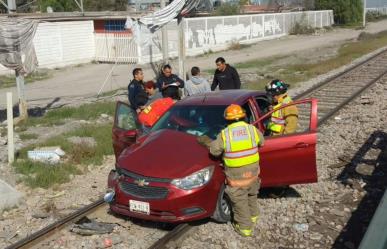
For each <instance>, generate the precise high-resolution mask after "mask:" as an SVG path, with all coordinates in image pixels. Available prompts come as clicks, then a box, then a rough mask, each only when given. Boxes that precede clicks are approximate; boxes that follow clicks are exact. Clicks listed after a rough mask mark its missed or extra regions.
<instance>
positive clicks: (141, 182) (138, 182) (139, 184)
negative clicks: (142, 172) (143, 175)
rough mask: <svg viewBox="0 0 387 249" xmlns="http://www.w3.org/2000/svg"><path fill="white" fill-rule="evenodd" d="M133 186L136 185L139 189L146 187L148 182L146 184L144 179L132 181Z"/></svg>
mask: <svg viewBox="0 0 387 249" xmlns="http://www.w3.org/2000/svg"><path fill="white" fill-rule="evenodd" d="M134 183H135V184H137V185H138V186H140V187H143V186H148V185H149V182H146V181H145V179H139V180H135V181H134Z"/></svg>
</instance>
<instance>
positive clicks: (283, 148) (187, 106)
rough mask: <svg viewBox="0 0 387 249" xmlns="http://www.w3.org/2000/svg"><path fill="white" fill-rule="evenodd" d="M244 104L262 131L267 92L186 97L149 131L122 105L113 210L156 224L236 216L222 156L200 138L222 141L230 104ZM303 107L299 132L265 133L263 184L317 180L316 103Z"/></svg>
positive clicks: (112, 177)
mask: <svg viewBox="0 0 387 249" xmlns="http://www.w3.org/2000/svg"><path fill="white" fill-rule="evenodd" d="M232 103H234V104H239V105H241V106H242V107H243V108H244V109H245V110H246V114H247V117H246V118H247V121H248V122H250V123H252V124H254V125H256V127H258V128H259V129H260V130H261V131H262V132H263V133H265V126H266V124H267V123H268V121H269V120H270V116H271V113H272V112H273V111H274V110H272V111H269V106H270V105H271V103H270V100H269V98H268V97H267V96H266V95H265V93H264V92H258V91H250V90H227V91H218V92H211V93H206V94H201V95H196V96H191V97H188V98H185V99H183V100H181V101H179V102H178V103H176V104H175V105H174V106H173V107H172V108H171V109H169V110H168V111H167V112H166V113H165V114H164V115H163V116H162V117H161V118H160V120H158V122H157V123H156V124H155V125H154V126H153V128H152V129H151V130H150V131H148V132H147V133H146V134H145V133H143V132H141V129H140V128H139V127H138V124H137V123H136V122H135V121H134V120H135V115H136V114H135V113H134V112H133V111H132V110H131V108H130V107H129V106H128V105H127V104H125V103H122V102H118V103H117V108H116V115H115V122H114V127H113V147H114V152H115V156H116V168H115V170H112V171H111V172H110V174H109V177H108V187H109V192H108V194H107V196H106V201H107V202H109V203H110V208H111V210H112V211H113V212H116V213H119V214H123V215H126V216H130V217H137V218H141V219H146V220H152V221H162V222H170V223H176V222H186V221H192V220H198V219H202V218H206V217H212V218H214V219H215V220H217V221H218V222H227V221H228V220H229V219H230V214H231V208H230V207H231V206H230V204H229V201H228V197H227V196H226V194H225V193H224V188H225V186H224V182H225V175H224V172H223V165H222V160H221V158H214V157H212V156H211V155H210V154H209V151H208V150H207V148H205V147H203V146H202V145H200V144H199V143H198V142H197V136H201V135H207V136H209V137H211V138H213V139H215V137H216V135H217V134H218V133H219V132H220V131H221V130H222V129H223V128H224V127H225V126H226V120H225V119H224V117H223V113H224V110H225V108H226V107H227V106H228V105H230V104H232ZM291 105H297V107H298V110H299V112H300V115H299V125H298V130H297V132H296V133H294V134H290V135H284V136H277V137H270V136H265V144H264V146H263V147H262V148H260V150H259V152H260V156H261V161H260V165H261V179H262V187H268V186H286V185H290V184H300V183H312V182H316V181H317V170H316V140H317V134H316V132H317V118H318V117H317V100H316V99H308V100H302V101H296V102H294V103H292V104H291Z"/></svg>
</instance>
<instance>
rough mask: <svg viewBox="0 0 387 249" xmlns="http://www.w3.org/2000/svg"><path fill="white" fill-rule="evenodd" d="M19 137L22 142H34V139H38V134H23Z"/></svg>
mask: <svg viewBox="0 0 387 249" xmlns="http://www.w3.org/2000/svg"><path fill="white" fill-rule="evenodd" d="M19 137H20V139H21V140H32V139H37V138H38V134H35V133H21V134H19Z"/></svg>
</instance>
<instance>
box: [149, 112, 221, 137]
mask: <svg viewBox="0 0 387 249" xmlns="http://www.w3.org/2000/svg"><path fill="white" fill-rule="evenodd" d="M225 108H226V106H174V107H172V108H171V109H170V110H169V111H167V112H166V113H165V114H164V115H163V116H162V117H161V118H160V120H159V121H158V122H157V123H156V124H155V125H154V126H153V128H152V130H151V131H152V132H153V131H158V130H162V129H171V130H177V131H181V132H185V133H188V134H192V135H195V136H202V135H207V136H209V137H210V138H212V139H215V138H216V136H217V134H219V132H220V131H221V130H222V129H223V128H224V127H226V120H225V119H224V117H223V113H224V110H225Z"/></svg>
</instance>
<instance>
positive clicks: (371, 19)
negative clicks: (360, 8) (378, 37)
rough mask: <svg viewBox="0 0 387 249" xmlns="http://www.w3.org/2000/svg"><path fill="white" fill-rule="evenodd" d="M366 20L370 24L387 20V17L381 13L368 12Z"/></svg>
mask: <svg viewBox="0 0 387 249" xmlns="http://www.w3.org/2000/svg"><path fill="white" fill-rule="evenodd" d="M366 19H367V21H368V22H375V21H379V20H383V19H387V15H384V14H383V13H381V12H379V11H367V16H366Z"/></svg>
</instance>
